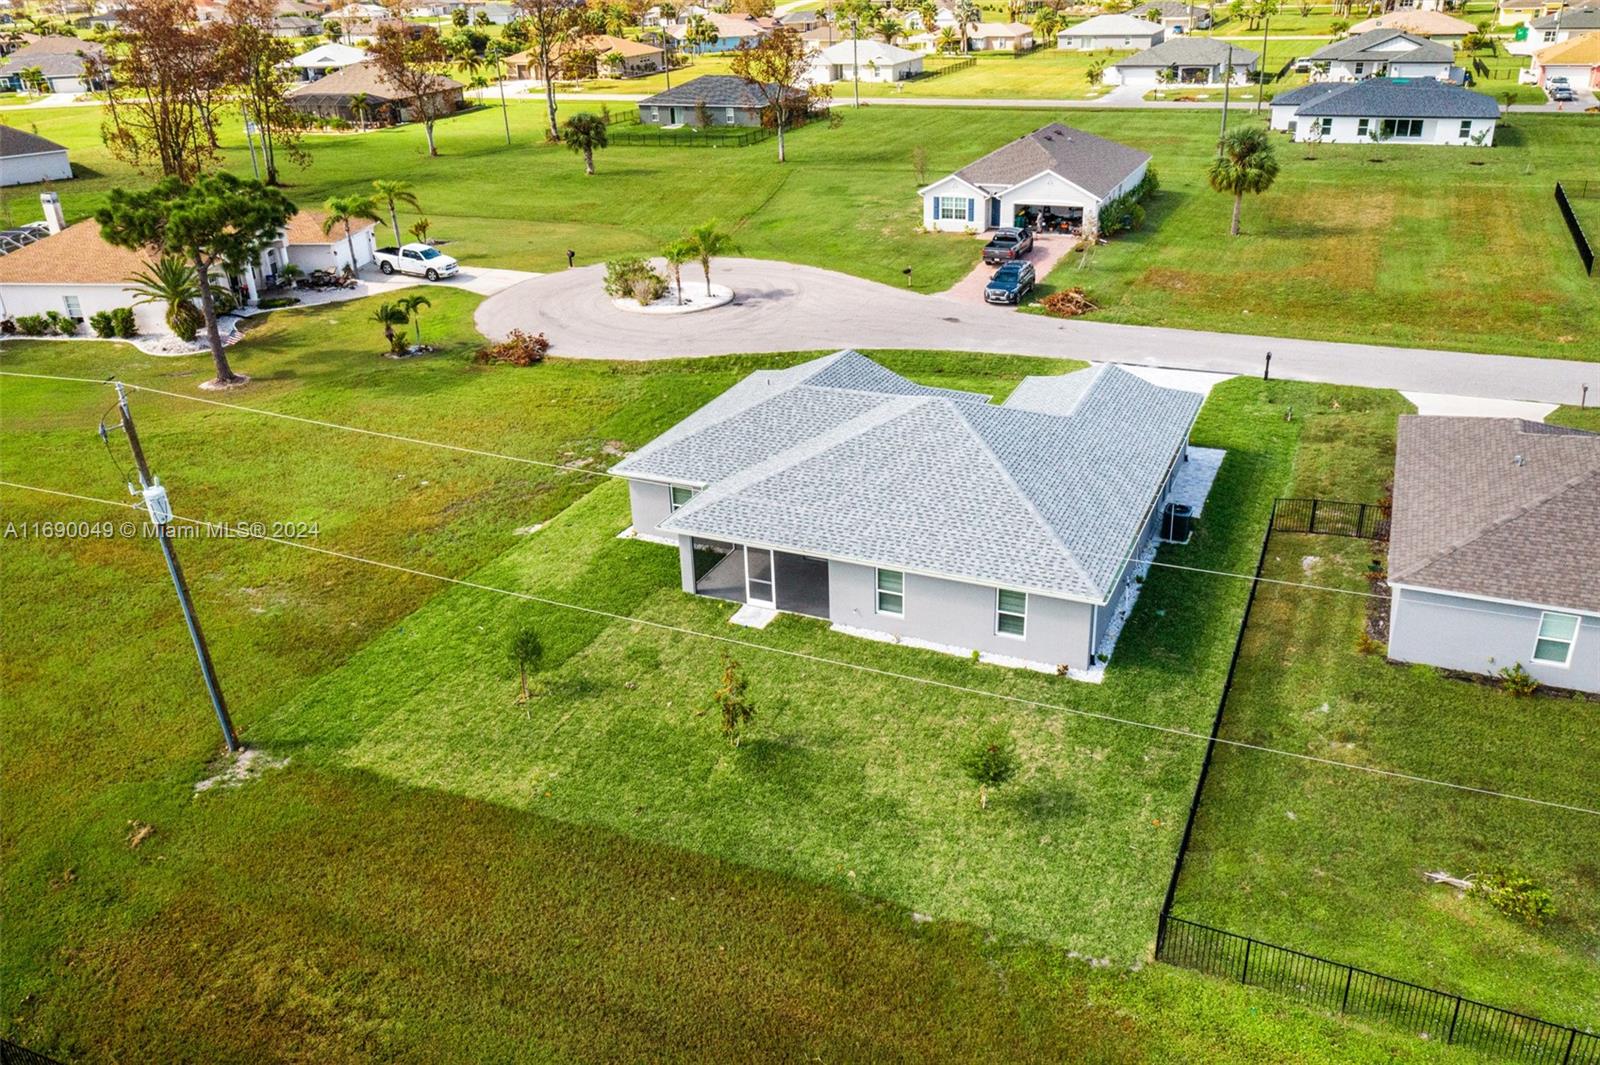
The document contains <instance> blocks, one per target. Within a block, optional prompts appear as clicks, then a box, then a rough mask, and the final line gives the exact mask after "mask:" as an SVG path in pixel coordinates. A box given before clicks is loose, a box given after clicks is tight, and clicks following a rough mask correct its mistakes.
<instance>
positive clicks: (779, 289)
mask: <svg viewBox="0 0 1600 1065" xmlns="http://www.w3.org/2000/svg"><path fill="white" fill-rule="evenodd" d="M602 273H603V270H602V268H601V267H600V266H587V267H580V268H578V269H576V270H566V271H561V272H558V273H552V274H546V275H544V276H543V277H537V278H533V279H531V280H528V281H524V282H522V283H521V284H518V285H513V286H512V287H510V288H508V289H505V290H504V291H501V292H499V293H496V294H495V295H492V296H490V297H489V298H488V299H486V300H484V301H483V303H482V304H480V305H479V307H478V312H477V324H478V328H479V329H480V330H481V331H482V332H483V333H484V334H485V335H486V336H489V337H492V338H496V339H499V338H502V337H504V336H505V335H506V334H507V333H508V332H509V331H510V330H511V329H513V328H520V329H524V330H529V331H535V332H543V333H544V334H545V335H546V336H548V337H549V338H550V341H551V352H552V354H555V355H562V356H568V357H576V358H616V359H641V360H642V359H662V358H673V357H680V356H693V355H728V354H735V353H739V352H775V351H806V350H817V349H838V348H847V347H861V348H931V349H944V350H952V351H981V352H993V353H999V354H1014V355H1040V356H1056V357H1067V358H1077V359H1087V360H1092V361H1096V362H1119V363H1127V364H1132V365H1143V366H1170V367H1177V368H1181V369H1190V370H1210V371H1214V372H1219V373H1235V374H1251V373H1260V372H1261V371H1262V368H1263V364H1264V361H1265V356H1266V354H1267V352H1268V351H1270V352H1271V353H1272V374H1273V376H1275V377H1285V378H1290V379H1294V380H1302V381H1330V382H1339V383H1343V384H1351V385H1365V386H1370V387H1377V388H1397V389H1405V390H1408V391H1415V392H1433V393H1443V394H1449V395H1459V396H1477V397H1483V398H1493V399H1519V400H1533V401H1538V402H1545V403H1577V402H1578V400H1579V396H1580V389H1581V386H1582V385H1584V384H1587V385H1589V387H1590V396H1589V399H1590V402H1592V403H1600V363H1585V362H1575V361H1567V360H1560V359H1533V358H1518V357H1514V356H1509V355H1480V354H1473V353H1468V352H1454V351H1433V350H1427V349H1418V348H1398V347H1388V346H1381V345H1364V344H1335V343H1324V342H1319V341H1311V340H1293V339H1287V338H1283V337H1268V336H1251V335H1247V334H1234V333H1207V332H1200V331H1197V330H1186V329H1166V328H1155V327H1146V326H1129V325H1113V324H1110V323H1105V322H1077V321H1063V320H1060V319H1056V318H1048V317H1045V316H1043V315H1034V314H1020V313H1017V312H1016V311H1013V310H1010V309H1007V308H1001V307H988V306H981V305H974V304H971V303H958V302H956V301H954V300H949V299H945V298H943V297H941V296H925V295H921V294H919V293H915V292H909V291H906V290H904V289H897V288H894V287H892V286H889V285H883V284H879V283H877V282H875V281H864V280H862V279H861V278H857V277H850V276H848V275H846V274H840V273H835V272H833V271H831V270H822V269H818V268H816V267H811V266H797V265H795V264H793V263H784V262H775V261H769V260H760V259H719V260H717V261H716V262H715V263H714V264H713V267H712V276H713V279H714V280H715V281H716V282H717V283H718V284H724V285H731V286H732V287H733V289H734V291H735V292H736V293H737V298H736V299H735V300H734V302H733V303H732V304H730V305H728V306H726V307H721V308H717V309H715V310H709V311H703V312H699V313H696V314H687V315H681V316H656V315H651V316H645V315H640V314H630V313H628V312H626V311H622V310H619V309H617V308H616V307H615V306H613V305H612V303H611V300H610V299H609V298H607V296H606V295H605V293H604V291H603V290H602V288H601V278H602ZM696 283H703V282H702V281H701V275H700V273H699V271H698V270H696V269H686V270H685V271H684V287H685V288H686V289H688V288H690V287H692V286H693V285H694V284H696ZM1597 354H1600V353H1597Z"/></svg>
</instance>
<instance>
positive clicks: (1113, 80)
mask: <svg viewBox="0 0 1600 1065" xmlns="http://www.w3.org/2000/svg"><path fill="white" fill-rule="evenodd" d="M1258 58H1259V57H1258V56H1257V55H1256V53H1254V52H1252V51H1250V50H1249V49H1248V48H1238V47H1235V46H1233V45H1230V44H1228V42H1226V41H1219V40H1217V39H1216V38H1215V37H1194V36H1191V35H1188V34H1184V35H1181V36H1177V37H1173V38H1171V39H1170V40H1165V41H1162V42H1161V43H1160V44H1158V45H1156V46H1155V47H1154V48H1147V49H1145V50H1144V51H1142V52H1140V53H1139V54H1138V55H1131V56H1129V57H1128V58H1127V59H1121V60H1118V61H1117V62H1115V63H1113V64H1111V66H1109V67H1107V68H1106V72H1105V80H1106V84H1107V85H1141V86H1156V85H1165V84H1171V85H1221V84H1222V83H1223V81H1224V80H1227V76H1226V74H1225V71H1226V70H1227V69H1228V65H1229V64H1230V63H1231V64H1232V67H1233V75H1232V79H1231V80H1232V82H1233V84H1235V85H1243V84H1245V83H1246V82H1248V81H1249V80H1250V77H1251V75H1252V74H1254V72H1255V69H1256V60H1257V59H1258Z"/></svg>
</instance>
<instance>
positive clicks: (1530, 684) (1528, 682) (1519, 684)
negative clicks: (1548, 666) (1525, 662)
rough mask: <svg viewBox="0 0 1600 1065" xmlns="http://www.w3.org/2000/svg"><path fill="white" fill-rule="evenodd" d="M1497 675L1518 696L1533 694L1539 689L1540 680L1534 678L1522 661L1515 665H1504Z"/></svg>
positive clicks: (1508, 689) (1508, 690) (1507, 688)
mask: <svg viewBox="0 0 1600 1065" xmlns="http://www.w3.org/2000/svg"><path fill="white" fill-rule="evenodd" d="M1496 675H1497V676H1498V677H1499V678H1500V683H1501V685H1502V686H1503V687H1504V688H1505V690H1506V691H1507V692H1509V693H1510V694H1512V695H1515V696H1517V697H1518V698H1522V697H1524V696H1528V695H1532V694H1533V693H1534V692H1536V691H1538V690H1539V682H1538V681H1536V680H1534V679H1533V675H1532V674H1531V673H1529V672H1528V671H1527V670H1526V669H1524V668H1523V666H1522V663H1521V662H1518V663H1516V664H1515V665H1510V666H1502V667H1501V668H1500V670H1499V671H1498V673H1497V674H1496Z"/></svg>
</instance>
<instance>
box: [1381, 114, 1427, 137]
mask: <svg viewBox="0 0 1600 1065" xmlns="http://www.w3.org/2000/svg"><path fill="white" fill-rule="evenodd" d="M1382 130H1383V139H1384V140H1389V139H1391V138H1396V139H1400V138H1407V137H1420V136H1422V119H1420V118H1386V119H1384V120H1383V126H1382Z"/></svg>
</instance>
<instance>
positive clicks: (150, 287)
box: [128, 255, 205, 340]
mask: <svg viewBox="0 0 1600 1065" xmlns="http://www.w3.org/2000/svg"><path fill="white" fill-rule="evenodd" d="M128 288H129V290H130V291H132V292H134V293H136V294H137V298H135V299H134V301H133V302H134V303H164V304H166V305H167V328H168V329H171V330H172V332H173V333H174V334H175V335H176V336H177V337H178V338H179V339H181V340H193V339H194V338H195V334H197V333H199V332H200V327H201V326H202V325H204V324H205V316H204V315H203V314H201V313H200V308H198V307H196V306H195V305H194V301H195V300H197V299H199V298H200V281H199V279H198V278H197V277H195V273H194V267H193V266H191V265H189V262H188V260H186V259H183V258H182V257H180V256H177V255H163V256H162V257H161V258H160V259H157V260H156V261H155V262H153V263H145V268H144V269H143V270H141V271H140V272H139V273H137V274H134V275H133V276H132V277H130V278H128Z"/></svg>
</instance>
